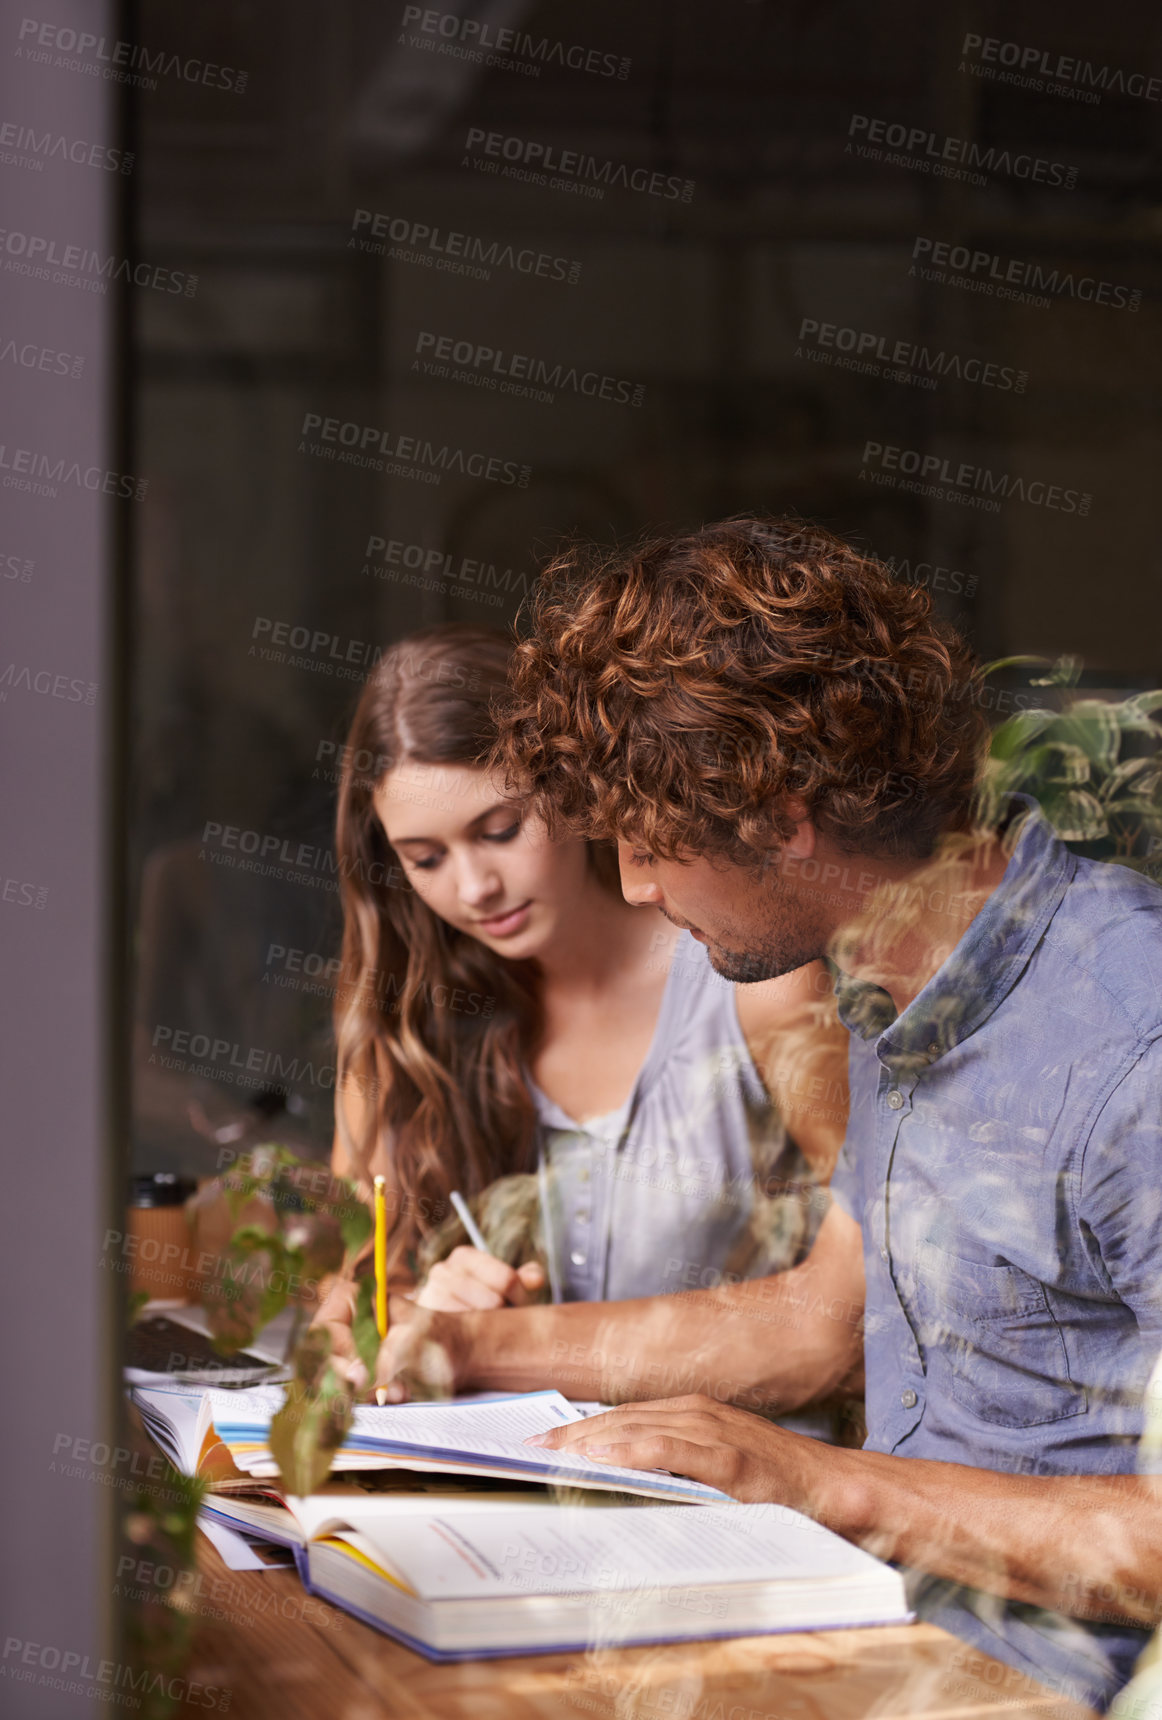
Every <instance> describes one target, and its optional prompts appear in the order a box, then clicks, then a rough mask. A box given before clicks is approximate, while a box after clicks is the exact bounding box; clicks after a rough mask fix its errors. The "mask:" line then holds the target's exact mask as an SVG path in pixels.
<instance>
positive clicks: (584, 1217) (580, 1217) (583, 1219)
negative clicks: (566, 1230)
mask: <svg viewBox="0 0 1162 1720" xmlns="http://www.w3.org/2000/svg"><path fill="white" fill-rule="evenodd" d="M577 1223H578V1224H588V1223H589V1214H588V1213H587V1212H579V1213H578V1214H577Z"/></svg>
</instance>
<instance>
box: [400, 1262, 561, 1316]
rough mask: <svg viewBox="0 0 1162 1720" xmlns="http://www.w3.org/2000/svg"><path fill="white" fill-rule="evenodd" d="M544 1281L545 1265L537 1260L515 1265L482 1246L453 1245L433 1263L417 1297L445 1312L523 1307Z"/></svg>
mask: <svg viewBox="0 0 1162 1720" xmlns="http://www.w3.org/2000/svg"><path fill="white" fill-rule="evenodd" d="M544 1283H545V1269H544V1267H543V1266H540V1265H538V1263H537V1262H536V1261H535V1260H530V1261H528V1262H527V1264H526V1265H524V1266H520V1267H512V1266H506V1265H505V1264H504V1261H503V1260H497V1259H496V1258H495V1256H494V1255H491V1254H482V1253H481V1251H480V1249H479V1248H454V1249H453V1250H452V1252H451V1254H449V1256H448V1258H447V1259H446V1260H439V1261H437V1262H436V1264H435V1266H433V1267H432V1270H431V1271H430V1272H429V1273H428V1276H427V1278H426V1279H425V1281H424V1283H423V1284H422V1285H421V1287H420V1289H419V1290H418V1291H417V1292H416V1297H415V1300H416V1303H417V1304H418V1306H419V1307H421V1308H438V1309H440V1310H442V1312H444V1313H446V1314H462V1313H465V1312H466V1311H467V1310H468V1309H470V1308H480V1309H491V1308H506V1307H507V1308H524V1307H527V1305H528V1303H529V1300H530V1296H531V1295H532V1294H534V1293H535V1292H536V1291H538V1290H541V1289H543V1287H544Z"/></svg>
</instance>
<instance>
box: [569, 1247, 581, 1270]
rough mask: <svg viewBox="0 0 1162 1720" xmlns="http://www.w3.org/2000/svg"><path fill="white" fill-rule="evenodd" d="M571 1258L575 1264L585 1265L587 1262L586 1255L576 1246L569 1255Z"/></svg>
mask: <svg viewBox="0 0 1162 1720" xmlns="http://www.w3.org/2000/svg"><path fill="white" fill-rule="evenodd" d="M569 1259H570V1260H571V1261H572V1262H573V1264H574V1266H584V1264H585V1256H584V1255H583V1254H582V1252H581V1250H580V1249H579V1248H575V1249H574V1250H573V1252H572V1254H571V1255H570V1256H569Z"/></svg>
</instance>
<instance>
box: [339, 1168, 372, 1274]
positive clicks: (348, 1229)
mask: <svg viewBox="0 0 1162 1720" xmlns="http://www.w3.org/2000/svg"><path fill="white" fill-rule="evenodd" d="M371 1228H372V1218H371V1211H370V1208H369V1207H368V1205H367V1202H366V1201H365V1200H362V1199H361V1198H360V1196H359V1191H358V1189H357V1188H356V1186H355V1184H354V1183H352V1184H351V1199H350V1200H349V1201H345V1202H344V1203H343V1205H342V1206H341V1207H340V1208H339V1233H340V1235H341V1236H342V1238H343V1247H344V1250H345V1252H346V1255H347V1258H348V1260H351V1259H353V1258H354V1256H355V1255H357V1254H358V1253H359V1251H360V1249H361V1248H362V1247H363V1245H364V1243H365V1242H366V1241H367V1238H368V1237H369V1236H370V1235H371Z"/></svg>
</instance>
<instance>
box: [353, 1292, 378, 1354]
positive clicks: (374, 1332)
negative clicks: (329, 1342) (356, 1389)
mask: <svg viewBox="0 0 1162 1720" xmlns="http://www.w3.org/2000/svg"><path fill="white" fill-rule="evenodd" d="M351 1336H352V1338H353V1339H354V1341H355V1352H356V1354H357V1355H358V1357H359V1360H360V1361H361V1362H362V1363H363V1366H364V1367H365V1368H366V1369H367V1377H368V1379H369V1380H374V1379H375V1364H376V1361H377V1360H378V1357H379V1327H378V1326H377V1325H376V1324H375V1280H374V1278H372V1276H371V1275H370V1273H368V1274H367V1275H366V1276H365V1277H363V1278H361V1279H360V1280H359V1290H358V1294H357V1296H356V1299H355V1312H354V1314H353V1315H352V1319H351Z"/></svg>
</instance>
